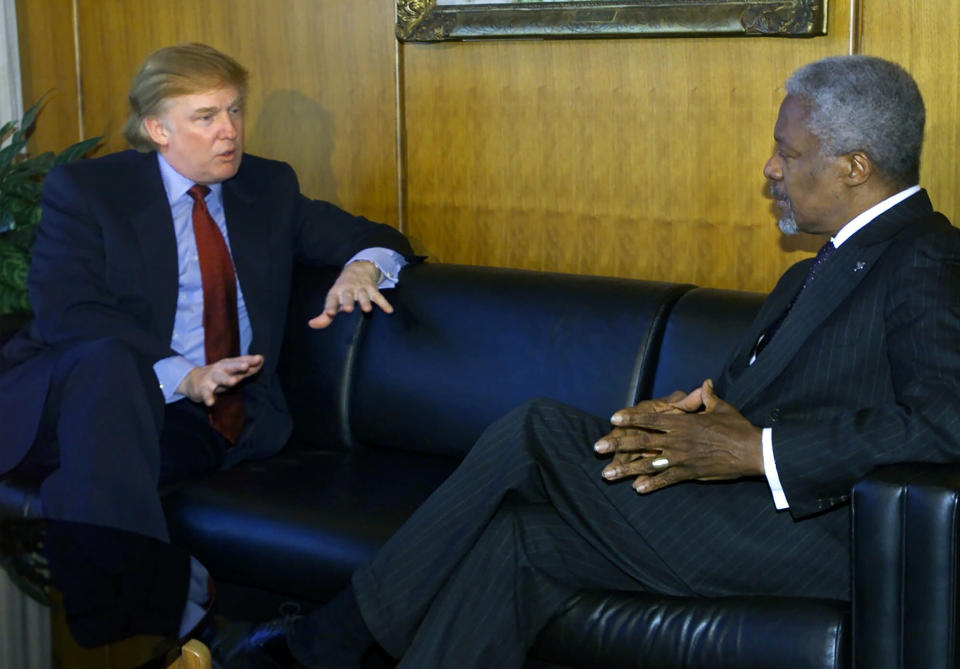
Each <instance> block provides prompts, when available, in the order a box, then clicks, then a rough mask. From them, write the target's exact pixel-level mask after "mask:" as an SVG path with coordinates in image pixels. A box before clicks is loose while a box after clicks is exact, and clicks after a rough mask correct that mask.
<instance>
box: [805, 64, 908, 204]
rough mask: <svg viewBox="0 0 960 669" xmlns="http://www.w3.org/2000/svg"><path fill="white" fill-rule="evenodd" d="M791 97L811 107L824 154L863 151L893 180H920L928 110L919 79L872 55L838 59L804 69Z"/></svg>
mask: <svg viewBox="0 0 960 669" xmlns="http://www.w3.org/2000/svg"><path fill="white" fill-rule="evenodd" d="M787 94H788V95H794V96H797V97H801V98H805V99H807V100H809V102H810V103H811V108H810V118H809V129H810V132H812V133H813V134H814V135H815V136H816V137H817V139H819V140H820V144H821V146H822V150H823V151H824V152H826V153H828V154H829V155H834V156H840V155H843V154H846V153H851V152H853V151H858V150H859V151H863V152H865V153H866V154H867V156H869V158H870V159H871V160H872V161H873V163H874V165H875V166H876V167H877V169H878V170H879V171H880V172H881V173H882V174H883V175H884V176H886V177H888V178H889V179H891V180H893V181H895V182H897V183H899V184H901V185H903V186H911V185H913V184H915V183H917V182H918V181H919V180H920V150H921V148H922V146H923V125H924V121H925V118H926V112H925V110H924V106H923V97H922V96H921V95H920V89H919V88H917V83H916V82H915V81H914V80H913V77H911V76H910V74H909V73H908V72H907V71H906V70H904V69H903V68H902V67H900V66H899V65H897V64H896V63H891V62H889V61H886V60H883V59H881V58H875V57H872V56H836V57H833V58H824V59H823V60H818V61H815V62H813V63H810V64H809V65H805V66H804V67H801V68H800V69H799V70H797V71H796V72H794V73H793V74H792V75H791V76H790V78H789V79H788V80H787Z"/></svg>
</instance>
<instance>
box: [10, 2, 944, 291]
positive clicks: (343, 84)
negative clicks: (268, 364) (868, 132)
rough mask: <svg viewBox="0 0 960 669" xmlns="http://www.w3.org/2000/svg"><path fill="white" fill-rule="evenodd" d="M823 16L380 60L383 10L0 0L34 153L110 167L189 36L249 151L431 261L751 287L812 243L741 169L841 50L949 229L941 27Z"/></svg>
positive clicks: (387, 44) (839, 8) (878, 14)
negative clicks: (866, 70) (814, 68)
mask: <svg viewBox="0 0 960 669" xmlns="http://www.w3.org/2000/svg"><path fill="white" fill-rule="evenodd" d="M74 7H75V11H74ZM829 10H830V11H829V34H828V35H827V36H825V37H817V38H812V39H775V38H696V39H693V38H689V39H688V38H680V39H622V40H576V41H573V40H570V41H564V40H547V41H487V42H467V43H442V44H428V45H425V44H402V45H398V44H397V43H396V41H395V39H394V38H393V11H394V0H350V1H349V2H348V1H346V0H273V1H272V2H270V3H265V2H262V1H261V0H233V1H230V2H228V1H227V0H193V1H188V0H168V2H166V3H164V4H163V9H162V11H157V7H156V6H155V5H150V4H148V3H146V2H139V1H138V2H132V1H130V0H75V1H74V0H44V1H43V2H35V1H34V0H20V1H19V4H18V18H19V22H20V43H21V51H22V64H23V78H24V92H25V93H24V95H25V99H27V100H30V99H34V98H36V97H37V95H38V94H39V93H41V92H43V91H45V90H48V89H50V88H56V95H55V96H52V97H51V99H50V102H49V104H48V108H47V110H46V111H45V112H44V114H43V115H42V116H41V119H40V122H39V128H38V131H37V134H36V138H35V146H36V147H37V148H57V147H59V146H62V145H63V144H65V143H67V142H68V141H73V140H75V139H76V138H77V136H78V128H79V127H80V123H81V121H82V126H83V128H84V130H85V132H86V134H88V135H91V134H101V133H103V134H106V136H107V141H106V143H105V146H104V149H103V150H114V149H118V148H121V147H122V146H123V142H122V139H121V138H120V137H119V135H118V134H117V131H118V129H119V127H120V125H121V124H122V122H123V118H124V116H125V108H124V105H125V93H126V88H127V85H128V83H129V79H130V76H131V74H132V73H133V71H134V70H135V68H136V67H137V65H138V64H139V62H140V61H141V60H142V58H143V57H144V56H145V55H146V54H147V53H148V52H149V51H150V50H152V49H154V48H156V47H158V46H161V45H164V44H170V43H175V42H180V41H186V40H198V41H204V42H208V43H210V44H212V45H213V46H216V47H218V48H220V49H223V50H225V51H227V52H229V53H231V54H233V55H235V56H236V57H237V58H238V59H239V60H241V62H243V63H244V64H245V65H247V66H248V67H249V68H250V70H251V73H252V75H253V77H252V90H251V95H250V101H249V105H248V109H249V113H248V122H247V123H248V124H247V129H248V135H247V140H248V141H247V146H248V149H249V150H250V151H252V152H255V153H261V154H264V155H267V156H270V157H274V158H279V159H282V160H287V161H289V162H291V163H292V164H293V165H294V167H295V168H296V169H297V171H298V173H299V175H300V177H301V180H302V182H303V188H304V191H305V192H306V193H307V194H309V195H311V196H314V197H322V198H325V199H330V200H332V201H334V202H336V203H338V204H340V205H341V206H344V207H346V208H347V209H350V210H352V211H355V212H358V213H362V214H364V215H367V216H369V217H371V218H375V219H378V220H383V221H386V222H388V223H391V224H394V225H400V226H401V228H402V229H403V230H404V231H405V232H406V233H407V234H408V235H409V236H411V238H412V239H413V240H414V242H415V245H416V246H417V247H418V249H419V250H420V251H422V252H424V253H427V254H429V255H430V256H431V257H432V258H433V259H434V260H437V261H443V262H463V263H474V264H483V265H499V266H511V267H522V268H532V269H547V270H557V271H567V272H578V273H588V274H611V275H617V276H627V277H639V278H649V279H663V280H670V281H689V282H694V283H697V284H700V285H704V286H713V287H724V288H741V289H749V290H769V289H770V288H771V287H772V285H773V283H774V281H775V280H776V278H777V277H778V276H779V275H780V273H781V272H782V271H783V270H784V269H785V268H786V267H787V266H789V265H790V264H791V263H792V262H794V261H796V260H797V259H799V258H802V257H804V256H805V255H808V254H809V253H810V251H811V250H812V249H814V248H816V247H817V246H819V244H820V241H819V240H814V239H803V238H800V237H797V238H789V239H788V238H784V237H782V236H781V235H780V234H779V232H778V231H777V229H776V225H775V214H774V212H773V210H772V208H771V206H770V201H769V200H768V199H767V198H766V196H765V190H764V189H765V184H764V179H763V177H762V174H761V169H762V166H763V163H764V162H765V160H766V159H767V157H768V155H769V153H770V151H771V149H772V127H773V122H774V120H775V117H776V112H777V106H778V104H779V102H780V99H781V98H782V96H783V88H782V83H783V80H784V79H785V78H786V77H787V76H788V75H789V73H790V72H791V71H792V70H793V69H795V68H796V67H798V66H800V65H802V64H803V63H806V62H808V61H810V60H813V59H816V58H819V57H822V56H827V55H834V54H842V53H849V52H850V51H851V49H853V50H860V51H862V52H864V53H873V54H876V55H881V56H885V57H889V58H892V59H894V60H898V61H900V62H902V63H903V64H904V65H906V66H907V67H908V68H909V69H911V71H913V72H914V73H915V74H916V76H917V79H918V80H919V82H920V84H921V87H922V89H923V90H924V93H925V94H926V97H927V102H928V118H929V121H928V140H927V145H926V150H925V162H924V168H923V183H924V185H926V186H927V187H928V188H929V189H930V190H931V193H932V195H933V198H934V201H935V203H936V204H937V205H938V206H939V207H940V208H941V209H942V210H943V211H944V212H945V213H947V214H948V215H949V216H951V217H952V218H954V219H956V218H958V217H960V163H958V162H957V160H956V158H955V153H956V150H957V148H958V147H960V121H958V119H960V99H958V98H960V75H958V66H957V63H958V58H960V52H958V49H960V46H958V45H960V9H958V7H957V5H956V4H955V3H954V2H953V1H952V0H830V2H829ZM74 29H75V30H74ZM74 33H75V34H76V36H77V42H76V49H75V48H74V46H75V45H74V41H73V36H74ZM51 34H52V35H54V37H55V38H54V39H53V40H51V39H50V38H49V35H51ZM74 52H76V53H77V54H78V55H79V61H77V60H76V59H75V58H74ZM78 62H79V67H77V63H78ZM78 73H79V77H78ZM78 81H80V82H81V83H80V86H79V91H80V92H81V93H82V95H80V96H78V94H77V93H78V86H77V82H78ZM398 82H399V85H398ZM78 98H79V102H78ZM398 138H399V139H398ZM398 146H399V147H400V148H399V150H398ZM398 184H399V187H398Z"/></svg>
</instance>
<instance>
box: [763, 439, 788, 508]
mask: <svg viewBox="0 0 960 669" xmlns="http://www.w3.org/2000/svg"><path fill="white" fill-rule="evenodd" d="M761 441H762V443H763V473H764V474H765V475H766V477H767V485H769V486H770V493H771V494H772V495H773V505H774V506H775V507H777V510H778V511H782V510H783V509H789V508H790V504H789V503H788V502H787V496H786V495H785V494H784V493H783V486H782V485H781V484H780V475H779V474H777V461H776V460H774V459H773V428H770V427H765V428H763V433H762V436H761Z"/></svg>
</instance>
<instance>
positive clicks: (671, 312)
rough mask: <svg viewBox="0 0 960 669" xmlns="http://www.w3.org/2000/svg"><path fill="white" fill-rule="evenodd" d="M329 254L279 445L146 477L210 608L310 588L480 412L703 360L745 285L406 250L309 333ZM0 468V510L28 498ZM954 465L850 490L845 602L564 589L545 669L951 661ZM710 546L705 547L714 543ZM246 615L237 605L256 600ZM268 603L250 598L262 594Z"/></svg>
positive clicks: (338, 581)
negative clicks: (174, 482) (206, 473)
mask: <svg viewBox="0 0 960 669" xmlns="http://www.w3.org/2000/svg"><path fill="white" fill-rule="evenodd" d="M332 278H333V274H332V273H331V272H330V271H325V270H317V269H303V270H301V271H300V273H299V275H298V277H297V281H296V284H295V290H294V293H293V296H292V299H291V308H290V321H289V324H288V333H287V345H286V347H285V352H284V360H283V361H282V365H281V369H282V375H283V379H284V384H285V387H286V390H287V394H288V397H289V400H290V405H291V411H292V413H293V415H294V419H295V424H296V432H295V434H294V437H293V439H292V440H291V443H290V445H289V446H288V447H287V448H286V449H285V450H284V451H283V452H282V453H280V454H279V455H277V456H274V457H272V458H269V459H266V460H261V461H257V462H248V463H245V464H243V465H241V466H239V467H237V468H235V469H232V470H230V471H226V472H222V473H220V474H217V475H215V476H212V477H210V478H205V479H202V480H194V481H190V482H187V483H185V484H182V485H180V486H177V487H175V488H173V489H171V490H169V491H166V493H165V505H166V509H167V513H168V517H169V520H170V525H171V531H172V533H173V536H174V540H175V542H176V543H179V544H182V545H184V546H187V547H188V548H189V549H190V551H191V552H192V553H193V554H194V555H196V556H197V557H198V558H199V559H200V560H202V561H203V562H204V563H205V564H206V565H207V566H208V567H209V569H210V571H211V573H212V574H213V575H214V577H215V578H216V580H217V583H218V593H220V594H221V606H224V607H226V608H228V609H230V608H234V609H236V610H237V611H240V610H241V609H252V608H259V609H261V612H260V614H262V612H263V610H266V609H271V607H273V608H274V610H275V606H276V604H277V602H280V601H284V600H292V601H296V602H299V603H300V604H302V605H307V606H309V605H310V604H311V603H315V602H320V601H323V600H324V599H325V598H327V597H329V596H330V595H331V594H332V593H334V592H335V591H336V590H338V589H339V588H340V587H342V586H343V584H344V583H345V582H346V581H347V579H348V577H349V574H350V573H351V572H352V570H353V569H354V568H355V567H357V566H358V565H360V564H362V563H364V562H365V561H366V560H368V559H369V558H370V557H371V556H372V555H373V554H374V552H375V551H376V550H377V547H378V546H379V545H380V544H381V543H382V542H383V541H384V540H385V539H386V538H387V537H388V536H389V535H390V534H391V533H392V532H393V531H394V529H396V528H397V527H398V526H399V525H400V524H401V523H402V522H403V520H404V519H405V518H406V517H407V516H408V515H409V514H410V513H411V512H412V511H413V510H414V509H415V508H416V507H417V506H418V504H419V503H420V502H421V501H422V500H423V499H425V498H426V497H427V496H428V495H429V493H430V492H431V490H433V489H434V488H435V487H436V486H437V485H438V484H439V483H440V482H441V481H442V480H443V479H444V478H445V477H446V476H447V475H448V474H449V473H450V472H451V471H452V470H453V468H454V467H455V466H456V464H457V462H458V460H459V458H460V457H461V456H462V455H463V454H464V453H465V452H466V451H467V450H468V449H469V448H470V447H471V445H472V444H473V442H474V441H475V439H476V438H477V436H478V435H479V434H480V432H481V431H482V430H483V428H484V427H485V426H486V425H487V424H489V423H490V422H492V421H493V420H495V419H496V418H497V417H499V416H500V415H502V414H504V413H506V412H507V411H508V410H509V409H511V408H513V407H514V406H516V405H518V404H520V403H522V402H524V401H526V400H528V399H530V398H534V397H551V398H555V399H559V400H562V401H564V402H567V403H570V404H572V405H575V406H578V407H580V408H583V409H585V410H587V411H590V412H592V413H594V414H596V415H600V416H605V415H609V414H610V413H612V412H613V411H615V410H616V409H618V408H620V407H622V406H626V405H629V404H632V403H635V402H636V401H637V400H639V399H643V398H646V397H651V396H660V395H663V394H667V393H669V392H670V391H672V390H675V389H678V388H680V389H689V388H692V387H694V386H695V385H697V384H698V383H699V382H700V381H701V380H702V378H703V377H704V376H705V375H713V374H716V373H717V371H718V370H719V368H720V365H721V364H722V362H723V359H724V358H725V356H726V354H727V352H728V350H729V349H730V348H731V347H732V345H733V343H734V341H735V340H736V338H737V337H738V336H739V334H740V333H741V332H742V330H743V329H744V328H745V327H746V326H747V324H748V323H749V322H750V320H751V318H752V317H753V315H754V314H755V313H756V310H757V309H758V307H759V305H760V303H761V301H762V298H763V296H762V295H758V294H751V293H740V292H732V291H723V290H713V289H704V288H696V287H694V286H691V285H680V284H669V283H657V282H647V281H634V280H624V279H613V278H604V277H588V276H572V275H561V274H550V273H542V272H525V271H517V270H506V269H492V268H478V267H465V266H454V265H443V264H425V265H419V266H413V267H409V268H407V269H406V270H404V273H403V277H402V281H401V283H400V286H399V287H398V288H397V289H396V290H395V291H393V292H392V293H391V295H390V299H391V301H392V303H393V304H394V306H395V307H396V313H395V314H393V315H392V316H389V317H388V316H385V315H384V314H382V313H375V314H373V315H370V316H360V315H359V314H354V315H351V316H346V315H343V316H341V317H338V318H337V320H336V322H335V324H334V325H333V326H332V327H331V328H329V329H328V330H325V331H322V332H315V331H311V330H309V329H308V328H307V327H306V320H307V318H308V317H309V316H312V315H315V314H316V313H319V311H320V309H321V305H322V300H323V295H324V293H325V289H326V286H327V285H329V283H330V281H331V280H332ZM35 485H36V482H35V481H30V480H23V479H15V478H11V477H7V479H5V480H0V508H2V509H4V510H6V511H8V512H14V513H18V514H22V515H30V514H31V513H33V512H35V509H36V501H35V500H36V491H35ZM958 494H960V467H951V466H929V465H911V464H905V465H901V466H895V467H888V468H884V469H882V470H880V471H877V472H875V473H874V474H873V475H871V476H869V477H868V478H866V479H864V480H863V481H861V482H859V483H858V484H857V485H856V486H855V488H854V489H853V491H852V505H851V508H852V513H853V520H854V522H853V528H854V529H853V538H852V541H853V557H852V561H851V566H850V568H851V569H852V574H853V583H854V585H853V592H852V593H851V597H852V605H851V604H850V603H849V602H846V601H824V600H812V599H799V598H772V597H765V598H759V597H740V598H723V599H682V598H670V597H655V596H650V595H636V594H625V593H615V592H584V593H582V594H581V596H580V597H579V598H578V599H577V601H576V602H575V604H574V605H573V606H572V607H571V608H570V609H569V611H568V612H567V613H565V614H563V615H562V616H561V617H559V618H558V619H556V620H555V621H553V622H552V623H551V624H550V625H549V626H548V627H547V629H545V630H544V632H543V634H542V635H541V637H540V639H539V641H538V643H537V645H536V647H535V648H534V650H533V652H532V653H531V656H532V658H534V659H533V660H532V661H533V662H540V663H541V666H543V664H547V665H549V666H557V667H600V666H603V667H691V668H694V667H696V668H702V669H721V668H730V669H743V668H745V667H775V668H776V669H788V668H793V667H796V668H797V669H800V668H803V669H810V668H821V667H823V668H827V667H830V668H835V667H851V666H856V667H869V668H885V667H891V668H892V667H918V668H920V667H922V668H925V669H926V668H931V667H952V666H956V665H957V664H958V656H960V645H958V644H957V643H956V638H957V625H958V611H957V603H958V592H960V587H958V582H957V579H958V564H957V563H958V556H960V552H958V528H960V523H958ZM720 559H722V557H721V558H720ZM258 615H259V614H258ZM268 615H269V613H268Z"/></svg>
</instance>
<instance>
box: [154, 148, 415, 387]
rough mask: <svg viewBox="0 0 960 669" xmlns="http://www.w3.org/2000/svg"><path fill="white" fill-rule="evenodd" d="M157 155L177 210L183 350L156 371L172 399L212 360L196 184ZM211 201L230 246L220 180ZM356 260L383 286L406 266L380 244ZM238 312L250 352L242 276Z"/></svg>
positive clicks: (244, 347) (178, 338) (178, 334)
mask: <svg viewBox="0 0 960 669" xmlns="http://www.w3.org/2000/svg"><path fill="white" fill-rule="evenodd" d="M157 160H158V162H159V163H160V177H161V179H162V180H163V188H164V190H165V191H166V193H167V201H168V202H169V203H170V212H171V214H172V215H173V229H174V233H175V235H176V238H177V265H178V267H179V272H178V284H179V285H178V290H177V313H176V317H175V318H174V321H173V337H172V338H171V340H170V348H172V349H173V350H174V351H176V352H177V353H178V354H179V355H175V356H171V357H169V358H164V359H162V360H158V361H157V362H156V363H154V365H153V371H154V373H155V374H156V375H157V380H158V381H159V383H160V389H161V390H162V391H163V398H164V400H165V401H166V402H167V403H168V404H169V403H170V402H176V401H177V400H180V399H183V398H184V397H185V396H184V395H181V394H180V393H178V392H177V388H178V387H179V386H180V383H181V381H183V379H184V377H186V375H187V374H188V373H189V372H190V370H192V369H193V368H194V367H201V366H203V365H205V364H207V362H206V353H205V351H204V341H203V282H202V278H201V275H200V261H199V258H198V256H197V240H196V238H195V237H194V235H193V198H192V197H190V195H188V194H187V191H188V190H189V189H190V188H191V187H192V186H193V185H194V183H193V182H192V181H190V180H189V179H187V178H186V177H184V176H183V175H182V174H180V173H179V172H177V171H176V170H175V169H174V168H173V167H172V166H171V165H170V163H168V162H167V160H166V158H164V157H163V156H161V155H160V154H159V153H158V154H157ZM206 203H207V210H208V211H209V212H210V216H211V217H213V220H214V222H216V224H217V227H218V228H219V229H220V234H222V235H223V240H224V241H225V242H226V244H227V249H229V248H230V236H229V235H228V233H227V221H226V216H225V215H224V211H223V187H222V185H221V184H212V185H211V186H210V192H209V193H207V197H206ZM357 260H368V261H370V262H372V263H374V264H375V265H376V266H377V268H378V269H379V270H380V272H381V273H382V274H383V279H381V281H380V284H379V286H378V287H379V288H393V287H394V286H395V285H397V277H398V275H399V274H400V270H401V269H402V268H403V266H404V265H406V260H405V259H404V258H403V256H402V255H400V254H399V253H397V252H396V251H393V250H392V249H385V248H379V247H374V248H369V249H364V250H363V251H361V252H360V253H358V254H356V255H355V256H353V257H352V258H350V260H348V261H347V264H350V263H352V262H355V261H357ZM234 269H236V268H234ZM234 273H236V272H234ZM237 316H238V319H239V325H240V353H241V354H242V355H246V354H247V353H249V351H250V342H251V341H252V340H253V329H252V327H251V325H250V317H249V315H248V314H247V305H246V303H245V302H244V300H243V291H242V290H241V289H240V282H239V280H238V281H237Z"/></svg>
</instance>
